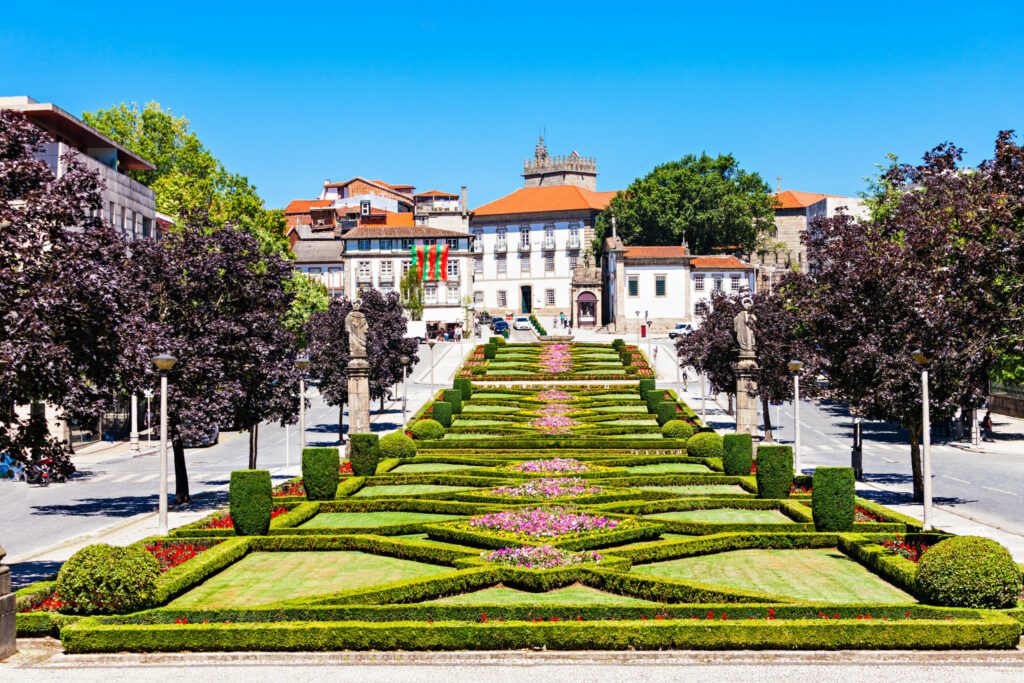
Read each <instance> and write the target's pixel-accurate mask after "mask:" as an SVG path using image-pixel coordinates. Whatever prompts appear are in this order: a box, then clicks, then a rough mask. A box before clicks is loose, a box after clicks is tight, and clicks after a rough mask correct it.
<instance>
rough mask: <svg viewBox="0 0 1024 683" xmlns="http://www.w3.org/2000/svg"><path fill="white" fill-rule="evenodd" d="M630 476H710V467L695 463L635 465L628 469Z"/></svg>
mask: <svg viewBox="0 0 1024 683" xmlns="http://www.w3.org/2000/svg"><path fill="white" fill-rule="evenodd" d="M626 471H627V472H628V473H630V474H678V473H680V472H682V473H685V474H695V473H696V474H710V473H711V472H712V470H711V468H710V467H706V466H705V465H701V464H699V463H695V462H659V463H655V464H653V465H633V466H632V467H627V468H626Z"/></svg>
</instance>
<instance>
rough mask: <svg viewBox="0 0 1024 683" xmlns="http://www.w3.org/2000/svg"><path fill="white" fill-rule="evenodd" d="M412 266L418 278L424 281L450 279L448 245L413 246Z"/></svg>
mask: <svg viewBox="0 0 1024 683" xmlns="http://www.w3.org/2000/svg"><path fill="white" fill-rule="evenodd" d="M412 267H413V269H414V270H415V271H416V276H417V278H418V279H420V280H423V281H424V282H428V281H434V282H436V281H439V280H440V281H442V282H443V281H446V280H448V245H447V244H445V245H443V246H441V247H438V246H437V245H436V244H431V245H430V246H429V247H426V246H423V245H422V244H420V245H416V246H413V248H412Z"/></svg>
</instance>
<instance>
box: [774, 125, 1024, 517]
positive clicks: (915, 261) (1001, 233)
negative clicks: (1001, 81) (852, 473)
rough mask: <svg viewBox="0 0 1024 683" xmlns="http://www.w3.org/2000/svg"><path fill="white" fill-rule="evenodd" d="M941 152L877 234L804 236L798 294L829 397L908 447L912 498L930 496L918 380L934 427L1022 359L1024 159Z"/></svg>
mask: <svg viewBox="0 0 1024 683" xmlns="http://www.w3.org/2000/svg"><path fill="white" fill-rule="evenodd" d="M960 158H961V151H960V150H959V149H958V148H956V147H954V146H952V145H949V144H945V145H941V146H939V147H936V148H935V149H934V150H932V151H931V152H929V153H928V154H926V155H925V157H924V163H923V164H921V165H919V166H908V165H899V166H896V167H894V168H893V169H892V170H891V171H890V172H889V173H888V174H887V177H886V183H887V184H889V185H891V186H893V187H894V188H897V190H898V201H897V203H896V204H895V205H894V207H893V210H892V211H891V212H882V213H881V214H878V215H876V216H875V217H874V220H873V221H872V222H870V223H861V222H858V221H856V220H854V219H852V218H851V217H849V216H846V215H839V216H837V217H835V218H832V219H828V220H822V221H819V222H818V223H817V224H816V226H815V229H813V230H811V231H809V232H808V233H807V235H806V237H805V239H806V242H807V247H808V260H809V262H810V263H812V264H814V268H812V269H811V270H810V271H809V272H807V273H804V274H799V275H796V276H793V277H792V280H791V281H790V284H789V285H788V288H789V291H790V292H791V293H792V296H793V298H794V301H795V302H796V303H797V305H798V308H799V311H800V315H801V318H802V319H803V320H804V324H806V325H807V329H808V332H809V333H810V335H811V337H812V338H813V339H814V340H815V341H816V342H817V343H818V344H819V345H820V348H821V351H822V354H823V356H824V357H825V359H826V360H827V362H828V368H827V371H828V376H829V386H830V390H831V392H832V393H833V394H834V395H835V396H836V397H837V398H840V399H842V400H845V401H847V402H849V404H850V405H851V407H853V408H855V409H857V410H858V411H860V412H861V413H862V414H864V415H865V416H866V417H868V418H872V419H880V420H886V421H893V422H898V423H900V424H901V425H902V426H904V427H905V428H906V429H907V430H908V432H909V435H910V446H911V464H912V469H913V475H914V499H915V500H917V501H920V500H921V499H922V495H923V479H922V472H921V457H920V448H919V444H920V441H921V436H922V431H921V430H922V424H921V422H922V421H921V387H920V370H919V368H918V367H917V366H916V364H915V362H914V360H913V359H912V358H911V351H913V350H914V349H918V348H920V349H923V350H924V351H925V352H926V353H927V354H928V355H929V356H931V357H932V358H933V361H932V363H931V366H930V372H929V376H930V377H929V379H930V391H929V399H930V410H931V413H932V417H933V419H934V420H936V421H939V420H942V419H947V418H949V417H950V416H951V415H952V413H953V412H954V411H955V410H956V409H957V408H958V407H964V408H972V407H975V406H978V405H979V404H980V403H981V402H982V401H983V399H984V387H985V383H986V380H987V377H988V374H989V372H990V371H991V369H992V367H993V364H994V362H995V359H996V358H997V356H998V355H999V354H1000V352H1002V351H1004V350H1007V349H1011V350H1015V351H1016V350H1019V349H1020V348H1021V330H1022V326H1021V322H1022V311H1024V278H1022V277H1021V273H1022V272H1024V150H1022V148H1021V147H1020V146H1018V145H1016V144H1015V143H1014V142H1013V140H1012V137H1011V135H1010V134H1009V133H1005V132H1004V133H1000V135H999V137H998V138H997V140H996V153H995V157H994V158H993V159H992V160H989V161H985V162H984V163H982V164H981V165H980V166H979V167H978V168H977V169H965V168H960V167H959V162H960Z"/></svg>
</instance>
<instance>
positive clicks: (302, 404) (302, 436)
mask: <svg viewBox="0 0 1024 683" xmlns="http://www.w3.org/2000/svg"><path fill="white" fill-rule="evenodd" d="M295 367H297V368H298V369H299V370H300V371H301V373H302V374H301V375H299V456H300V457H301V456H302V449H304V448H305V447H306V369H307V368H309V358H308V357H306V356H300V357H299V358H296V359H295Z"/></svg>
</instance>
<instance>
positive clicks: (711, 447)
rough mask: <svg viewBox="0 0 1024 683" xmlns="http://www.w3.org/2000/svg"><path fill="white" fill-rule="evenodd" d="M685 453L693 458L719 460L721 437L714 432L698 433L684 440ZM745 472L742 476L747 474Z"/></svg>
mask: <svg viewBox="0 0 1024 683" xmlns="http://www.w3.org/2000/svg"><path fill="white" fill-rule="evenodd" d="M686 452H687V453H689V454H690V455H692V456H693V457H695V458H721V457H723V454H722V437H721V436H719V435H718V434H716V433H715V432H699V433H697V434H694V435H693V436H691V437H690V438H689V439H687V440H686ZM749 473H750V470H747V471H746V472H744V473H743V474H749Z"/></svg>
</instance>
